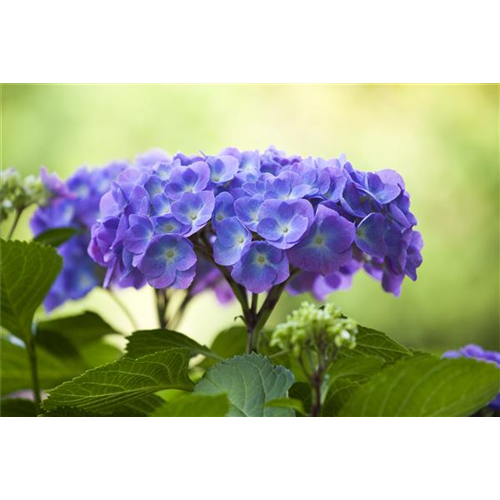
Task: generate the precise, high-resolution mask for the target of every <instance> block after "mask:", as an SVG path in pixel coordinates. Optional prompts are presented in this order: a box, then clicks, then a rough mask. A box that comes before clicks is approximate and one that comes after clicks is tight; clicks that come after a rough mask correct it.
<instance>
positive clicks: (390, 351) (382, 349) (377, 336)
mask: <svg viewBox="0 0 500 500" xmlns="http://www.w3.org/2000/svg"><path fill="white" fill-rule="evenodd" d="M411 355H412V353H411V351H409V350H408V349H407V348H406V347H403V346H402V345H401V344H398V343H397V342H396V341H395V340H393V339H391V338H390V337H389V336H388V335H386V334H385V333H382V332H379V331H377V330H372V329H371V328H366V327H364V326H360V327H359V331H358V335H357V336H356V348H355V349H341V350H340V353H339V358H350V357H354V356H376V357H379V358H382V359H383V360H384V361H387V362H394V361H396V360H398V359H400V358H404V357H408V356H411Z"/></svg>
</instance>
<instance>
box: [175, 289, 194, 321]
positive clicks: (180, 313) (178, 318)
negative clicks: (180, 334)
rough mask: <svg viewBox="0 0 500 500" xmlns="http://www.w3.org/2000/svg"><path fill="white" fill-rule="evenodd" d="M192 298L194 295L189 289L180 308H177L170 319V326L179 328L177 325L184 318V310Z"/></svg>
mask: <svg viewBox="0 0 500 500" xmlns="http://www.w3.org/2000/svg"><path fill="white" fill-rule="evenodd" d="M192 298H193V296H192V295H191V294H190V291H189V290H188V292H187V294H186V296H185V297H184V299H183V300H182V302H181V304H180V306H179V308H178V309H177V311H175V314H174V316H173V317H172V319H171V320H170V328H172V329H173V328H177V326H178V325H179V323H180V321H181V319H182V316H183V315H184V311H185V310H186V307H187V306H188V304H189V302H190V301H191V299H192Z"/></svg>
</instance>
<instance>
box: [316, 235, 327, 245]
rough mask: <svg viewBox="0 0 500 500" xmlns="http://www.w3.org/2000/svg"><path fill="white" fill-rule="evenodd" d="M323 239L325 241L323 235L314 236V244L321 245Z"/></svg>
mask: <svg viewBox="0 0 500 500" xmlns="http://www.w3.org/2000/svg"><path fill="white" fill-rule="evenodd" d="M324 241H325V238H324V236H321V235H318V236H316V239H315V240H314V243H316V245H322V244H323V242H324Z"/></svg>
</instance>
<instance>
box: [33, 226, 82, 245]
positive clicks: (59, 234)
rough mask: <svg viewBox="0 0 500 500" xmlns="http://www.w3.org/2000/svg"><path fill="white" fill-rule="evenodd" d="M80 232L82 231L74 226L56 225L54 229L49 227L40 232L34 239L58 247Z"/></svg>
mask: <svg viewBox="0 0 500 500" xmlns="http://www.w3.org/2000/svg"><path fill="white" fill-rule="evenodd" d="M79 232H80V231H79V230H78V229H75V228H74V227H56V228H53V229H47V231H44V232H43V233H40V234H39V235H38V236H36V237H35V238H34V239H33V241H36V242H38V243H42V244H43V245H50V246H52V247H58V246H59V245H62V244H63V243H66V241H68V240H69V239H70V238H71V237H72V236H74V235H75V234H78V233H79Z"/></svg>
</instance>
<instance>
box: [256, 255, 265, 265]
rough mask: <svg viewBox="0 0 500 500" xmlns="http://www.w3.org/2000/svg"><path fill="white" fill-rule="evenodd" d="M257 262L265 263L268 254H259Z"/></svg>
mask: <svg viewBox="0 0 500 500" xmlns="http://www.w3.org/2000/svg"><path fill="white" fill-rule="evenodd" d="M257 263H258V264H265V263H266V256H265V255H262V254H261V255H258V256H257Z"/></svg>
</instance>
